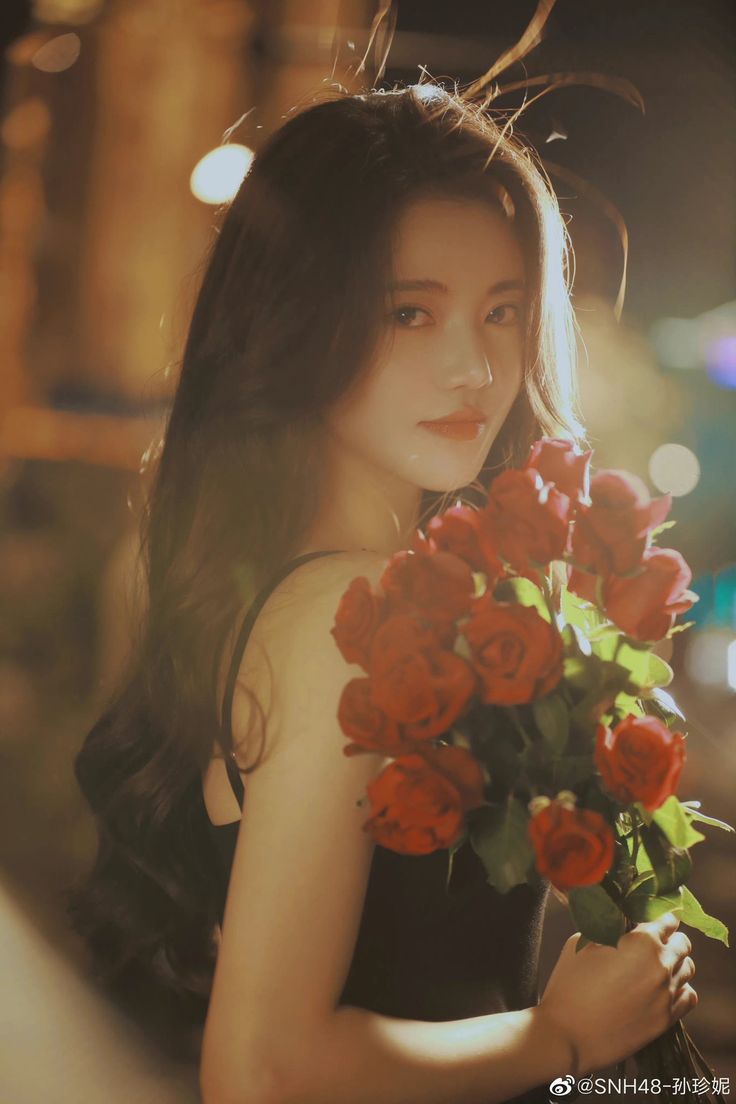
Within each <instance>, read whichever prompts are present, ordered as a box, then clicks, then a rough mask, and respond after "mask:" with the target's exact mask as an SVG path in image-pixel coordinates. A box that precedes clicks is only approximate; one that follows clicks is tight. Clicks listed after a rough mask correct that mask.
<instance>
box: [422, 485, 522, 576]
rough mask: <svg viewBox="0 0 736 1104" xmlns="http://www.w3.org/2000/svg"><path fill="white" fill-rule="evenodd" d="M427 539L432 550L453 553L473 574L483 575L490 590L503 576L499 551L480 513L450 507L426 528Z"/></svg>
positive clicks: (470, 508)
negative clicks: (481, 573)
mask: <svg viewBox="0 0 736 1104" xmlns="http://www.w3.org/2000/svg"><path fill="white" fill-rule="evenodd" d="M427 537H428V538H429V542H430V545H431V546H432V547H433V548H435V549H437V550H438V551H440V550H441V551H445V552H452V553H454V555H456V556H459V557H460V559H461V560H465V562H466V563H468V564H470V566H471V568H472V569H473V571H482V572H483V573H484V574H485V575H486V576H487V579H488V585H489V586H492V585H493V583H494V581H495V580H497V579H498V578H499V577H500V576H501V575H502V574H503V565H502V563H501V561H500V560H499V558H498V554H497V552H496V549H495V547H494V546H493V544H492V543H491V541H490V539H489V534H488V533H487V532H486V530H485V527H484V526H483V525H481V513H480V511H479V510H474V509H473V508H472V507H471V506H462V505H461V506H451V507H450V508H449V510H444V511H443V513H441V514H439V515H438V516H437V517H433V518H432V519H431V520H430V522H429V523H428V525H427Z"/></svg>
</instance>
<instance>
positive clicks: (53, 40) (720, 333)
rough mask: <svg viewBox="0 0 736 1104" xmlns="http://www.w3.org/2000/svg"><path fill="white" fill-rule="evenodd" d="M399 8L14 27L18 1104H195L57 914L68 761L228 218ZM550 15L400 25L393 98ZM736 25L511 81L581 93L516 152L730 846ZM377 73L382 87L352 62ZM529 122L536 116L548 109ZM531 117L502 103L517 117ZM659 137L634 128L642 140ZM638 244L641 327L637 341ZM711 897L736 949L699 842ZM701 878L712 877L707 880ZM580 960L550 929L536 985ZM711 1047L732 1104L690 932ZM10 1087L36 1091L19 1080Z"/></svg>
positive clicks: (721, 982)
mask: <svg viewBox="0 0 736 1104" xmlns="http://www.w3.org/2000/svg"><path fill="white" fill-rule="evenodd" d="M378 6H379V5H378V4H377V3H376V0H33V2H32V3H31V2H30V0H28V2H21V0H3V6H2V12H1V13H0V32H1V34H2V45H3V51H2V56H1V58H0V64H1V65H2V69H1V70H0V80H1V89H2V92H1V94H2V103H1V105H0V106H1V112H0V317H1V319H2V321H1V323H0V380H1V384H0V605H1V606H2V611H3V612H2V618H0V762H1V765H2V769H1V770H0V978H1V979H2V988H3V1008H2V1014H1V1023H2V1028H1V1029H0V1049H2V1050H3V1052H4V1056H3V1061H2V1063H0V1065H1V1067H2V1072H0V1101H2V1104H40V1101H42V1100H43V1101H44V1102H46V1101H49V1102H52V1104H54V1102H57V1101H58V1102H62V1101H64V1102H65V1101H74V1102H75V1104H79V1102H82V1104H84V1102H86V1101H96V1100H98V1099H99V1098H100V1097H101V1096H102V1095H103V1094H104V1095H105V1097H106V1098H107V1099H108V1100H110V1101H118V1100H119V1101H126V1102H129V1101H151V1102H154V1101H155V1102H157V1104H159V1102H160V1104H165V1102H167V1101H174V1100H176V1101H189V1100H192V1101H194V1100H196V1099H197V1090H196V1076H195V1074H194V1072H193V1071H192V1070H191V1069H188V1068H186V1067H183V1066H176V1065H173V1064H172V1063H171V1062H170V1061H169V1060H167V1059H164V1058H163V1057H161V1056H160V1055H158V1054H157V1053H156V1052H155V1051H154V1050H153V1049H152V1048H151V1047H150V1045H149V1044H148V1043H147V1042H146V1040H145V1039H144V1038H143V1037H142V1035H141V1034H140V1032H139V1031H138V1029H137V1028H136V1027H135V1025H133V1024H131V1023H129V1022H128V1021H127V1020H126V1019H125V1017H124V1016H123V1015H122V1013H120V1012H119V1010H117V1009H115V1008H113V1007H112V1006H110V1005H109V1003H108V1002H107V1001H106V1000H105V998H104V997H103V996H102V994H101V993H99V992H98V991H96V989H95V987H94V985H93V984H92V983H91V982H90V981H89V980H87V978H86V974H85V967H86V962H85V957H84V953H83V951H82V949H81V947H80V946H79V945H78V944H77V942H76V940H75V938H74V937H73V936H72V935H71V934H70V933H69V932H68V931H67V929H66V928H65V925H64V919H63V903H62V896H61V894H62V891H63V889H64V887H65V886H66V885H68V884H69V882H70V881H71V880H73V879H74V878H75V877H76V876H77V875H78V874H79V872H80V870H82V869H84V867H85V865H86V864H87V863H88V862H89V861H90V858H91V855H92V847H93V835H92V828H91V824H90V820H89V817H88V814H87V812H86V810H85V808H84V807H83V805H82V802H81V799H80V797H79V795H78V793H77V791H76V787H75V784H74V780H73V775H72V760H73V757H74V754H75V752H76V751H77V749H78V747H79V746H80V744H81V742H82V740H83V738H84V735H85V733H86V732H87V730H88V728H89V727H90V725H91V723H92V722H93V721H94V719H95V717H96V714H97V710H98V708H99V705H100V703H101V702H102V701H103V700H104V698H105V697H106V695H107V694H108V692H109V689H110V687H111V686H112V685H113V684H114V682H115V679H116V677H117V674H118V672H119V671H120V669H121V665H122V663H123V662H124V659H125V655H126V647H127V639H128V631H129V623H130V620H129V619H130V580H131V573H132V568H133V564H134V557H135V550H136V532H137V525H138V521H139V516H140V509H141V504H142V501H143V496H144V494H145V488H146V470H147V467H146V465H147V462H148V460H149V459H150V456H151V449H152V448H153V449H154V450H155V441H156V439H157V435H158V432H159V430H160V426H161V420H162V418H163V417H164V416H165V413H166V409H167V403H168V402H169V401H170V398H171V395H172V392H173V389H174V386H175V382H176V365H177V361H178V357H179V355H180V351H181V343H182V340H183V337H184V334H185V332H186V324H187V318H188V312H189V310H190V309H191V305H192V302H193V298H194V294H195V293H196V288H197V281H198V278H199V268H198V266H199V264H200V260H201V257H202V255H203V253H204V249H205V247H206V245H207V243H208V241H209V239H210V235H211V233H212V226H213V222H214V213H215V211H216V209H217V208H218V207H219V206H220V205H221V204H223V203H227V201H228V199H229V198H230V197H231V196H232V195H233V194H234V192H235V191H236V190H237V187H238V185H239V183H240V181H241V179H242V177H243V175H244V173H245V172H246V171H247V167H248V163H249V158H250V156H251V155H252V152H253V151H257V150H258V148H259V145H260V143H261V142H262V140H263V138H264V137H265V136H266V135H268V134H269V133H270V132H271V131H272V130H273V129H274V128H275V127H276V126H277V125H278V124H279V122H280V121H281V120H282V118H283V117H284V115H285V113H286V112H287V111H289V109H290V108H292V107H293V106H295V105H296V104H300V103H304V102H307V101H308V100H309V98H310V97H311V96H313V95H314V94H315V93H316V92H318V91H319V90H320V88H323V87H324V85H325V83H327V84H329V83H331V82H339V83H340V84H342V85H343V86H345V87H347V88H349V89H352V90H360V88H362V87H364V86H365V85H366V84H367V85H368V86H370V84H371V82H372V76H373V74H374V73H375V72H376V66H378V65H379V64H380V60H381V50H382V48H383V46H384V45H385V36H383V37H382V36H381V35H379V36H378V38H377V40H376V41H375V42H374V43H373V44H372V46H370V49H369V32H370V26H371V22H372V20H373V17H374V15H375V13H376V11H377V9H378ZM535 6H536V3H535V0H478V2H472V0H453V2H452V3H450V2H449V0H448V2H435V0H398V2H395V3H394V5H393V7H394V12H395V16H396V23H395V28H394V35H393V39H392V41H391V44H390V50H389V53H388V59H387V66H386V71H385V76H384V79H383V86H384V87H389V86H390V83H391V82H393V81H394V80H402V81H405V82H408V83H413V82H415V81H417V80H418V79H419V76H420V72H421V69H420V67H423V68H426V70H427V72H428V73H429V74H430V75H431V76H432V77H433V78H434V79H435V80H439V81H442V80H445V81H451V80H452V79H457V80H460V81H469V80H471V79H473V78H475V77H478V76H479V75H480V74H481V73H482V72H484V71H485V70H486V69H487V68H488V67H489V65H490V64H491V62H492V61H493V60H494V59H495V58H496V57H498V56H499V55H500V54H502V53H503V51H505V50H506V49H508V48H509V47H510V46H511V45H513V43H514V42H516V40H517V39H518V38H519V36H520V35H521V33H522V31H523V30H524V28H525V27H526V25H527V23H528V22H529V19H530V18H531V16H532V14H533V12H534V9H535ZM735 32H736V7H735V6H734V4H733V0H648V2H647V3H645V4H643V3H641V0H596V2H595V3H590V2H589V0H558V2H557V5H556V6H555V8H554V10H553V12H552V15H551V18H550V19H549V22H548V24H547V26H546V28H545V32H544V35H543V37H542V41H541V42H540V43H539V45H538V46H537V47H536V48H535V49H534V50H533V51H532V52H531V53H530V54H529V55H528V56H527V58H526V59H525V61H524V63H523V64H522V65H517V66H515V67H514V68H513V69H512V70H510V71H509V72H508V73H507V74H506V78H507V79H508V81H509V82H510V81H522V80H524V79H525V78H527V77H534V76H536V75H542V74H549V73H559V72H565V71H577V72H582V71H587V72H597V73H603V74H606V75H607V76H608V77H609V78H618V79H620V80H622V81H626V82H630V83H631V85H632V86H633V87H634V88H635V89H636V90H638V93H639V94H640V96H641V100H642V103H639V101H638V97H637V96H636V95H634V93H633V92H632V90H631V89H630V88H629V87H628V85H622V86H621V90H622V91H623V92H624V93H625V95H624V96H616V95H613V94H611V91H610V90H608V91H606V90H603V89H601V88H595V87H574V86H573V87H564V88H561V89H559V90H557V91H555V92H553V93H551V94H550V95H548V96H543V97H541V98H540V99H539V100H538V101H537V102H535V103H534V104H533V105H532V106H530V107H529V109H528V110H527V111H526V112H525V113H524V115H523V117H522V118H521V120H520V121H519V124H518V128H519V129H520V130H521V131H522V133H524V134H526V135H527V136H528V137H529V138H530V139H531V140H532V141H533V142H534V143H535V144H536V146H537V148H538V150H539V152H540V154H541V155H542V157H543V158H544V159H545V162H546V163H547V165H548V168H549V171H550V173H552V174H553V180H554V182H555V184H556V186H557V187H558V192H559V195H560V200H561V205H562V208H563V210H564V211H565V213H566V215H567V216H568V220H569V221H568V226H569V232H570V235H571V238H572V243H573V246H574V249H575V254H576V277H575V287H574V301H575V305H576V308H577V312H578V320H579V323H580V327H581V334H582V357H581V392H582V409H583V414H584V419H585V421H586V423H587V426H588V430H589V435H590V439H591V443H592V445H593V447H594V448H595V450H596V451H595V463H596V465H597V466H599V467H600V466H606V467H623V468H626V469H628V470H630V471H634V472H636V473H638V474H639V475H640V476H641V477H642V478H643V479H644V480H645V481H646V482H647V484H648V486H649V487H650V489H651V490H652V492H664V491H671V492H672V494H673V495H674V496H675V500H674V508H673V512H672V517H674V519H675V520H676V521H677V526H676V527H675V528H674V529H672V530H670V531H669V532H668V534H667V543H669V544H670V545H672V546H673V547H676V548H678V549H679V550H680V551H681V552H682V553H683V554H684V555H685V556H686V558H687V559H688V561H689V562H690V564H691V566H692V569H693V576H694V584H693V589H695V590H696V591H697V592H698V594H699V595H700V602H699V603H698V605H697V606H696V607H695V609H694V611H693V614H692V619H693V620H694V621H695V625H694V626H693V627H692V628H691V629H690V630H688V631H687V632H685V633H683V634H680V635H678V636H676V637H674V655H673V659H672V662H673V665H674V667H675V671H676V679H675V684H674V688H673V694H674V696H675V698H676V699H677V700H678V702H679V704H680V705H681V706H682V707H683V708H684V710H685V712H686V713H687V714H688V716H689V719H690V723H689V728H688V732H689V741H688V756H689V757H688V762H687V767H686V771H685V774H684V776H683V779H682V783H681V786H680V791H679V793H680V796H681V797H682V798H683V799H690V798H696V797H697V798H699V799H701V801H702V803H703V805H702V808H703V811H705V812H706V813H709V814H711V815H713V816H715V817H719V818H722V819H725V820H727V821H730V822H734V819H735V814H736V809H735V807H734V806H735V804H736V803H735V802H734V798H733V794H734V784H735V783H736V494H735V493H734V479H735V476H736V64H735V59H736V49H735V45H736V42H735V39H736V33H735ZM364 54H365V55H366V58H367V60H366V65H365V67H364V70H363V72H362V73H357V72H356V69H357V67H358V66H357V62H358V60H359V59H360V58H362V57H363V56H364ZM534 91H538V89H533V90H532V92H534ZM521 99H522V93H516V94H515V96H514V95H510V96H509V99H508V100H507V101H503V102H504V106H507V105H509V104H511V105H515V104H519V103H520V102H521ZM642 106H643V110H642ZM624 225H625V227H626V230H627V232H628V241H629V256H628V273H627V290H626V297H625V303H624V308H623V313H622V315H621V317H620V320H618V319H617V317H616V315H617V312H616V310H615V304H616V299H617V296H618V294H619V290H620V284H621V279H622V273H623V258H624V252H623V237H622V226H624ZM706 832H707V834H708V843H707V845H706V846H705V847H703V848H702V849H698V850H696V851H695V853H694V858H695V873H694V876H693V878H692V881H691V883H690V884H691V888H692V889H693V890H694V892H695V893H696V894H697V895H698V897H699V898H700V899H701V901H702V903H703V904H704V907H705V908H706V910H707V911H709V912H711V913H713V914H715V915H716V916H718V917H720V918H721V919H723V920H724V921H725V922H726V923H727V924H728V925H729V927H730V929H731V931H732V933H733V931H734V929H735V928H736V893H735V890H734V884H735V881H736V879H735V877H734V875H735V874H736V851H735V850H734V848H735V847H736V843H735V840H736V837H734V836H733V835H728V834H726V833H725V832H721V831H719V830H718V829H706ZM699 852H700V853H699ZM571 930H572V928H571V923H570V921H569V919H568V917H567V915H566V914H565V913H564V912H563V911H562V909H561V907H560V906H559V905H558V904H557V903H556V902H555V901H554V900H552V901H551V903H550V907H549V914H548V923H547V926H546V931H545V938H544V955H543V964H542V975H543V976H542V979H541V980H542V982H544V980H546V975H547V973H548V971H549V969H550V968H551V965H552V964H553V962H554V961H555V959H556V957H557V954H558V952H559V948H560V945H561V942H562V940H563V939H564V938H566V936H567V935H568V934H569V932H570V931H571ZM688 934H690V935H692V942H693V944H694V948H695V950H694V957H695V961H696V964H697V968H698V974H697V978H696V986H697V988H698V991H699V994H700V998H701V1001H700V1005H699V1007H698V1008H697V1009H696V1010H695V1012H694V1013H692V1014H691V1016H690V1017H688V1021H687V1022H688V1027H689V1030H690V1031H691V1033H692V1034H693V1036H694V1038H695V1040H696V1042H697V1044H698V1045H699V1046H700V1048H701V1050H702V1051H703V1052H704V1053H705V1055H706V1057H707V1058H708V1060H709V1062H710V1063H711V1065H712V1066H713V1068H714V1071H715V1073H716V1074H718V1075H724V1076H731V1077H732V1078H733V1079H734V1081H736V965H735V963H734V956H733V952H732V950H730V949H727V948H726V947H724V946H723V944H721V943H718V942H714V941H711V940H709V939H707V938H705V937H703V936H700V934H699V933H698V932H692V931H691V930H690V929H688ZM7 1056H9V1057H11V1058H14V1060H11V1061H6V1060H5V1058H6V1057H7Z"/></svg>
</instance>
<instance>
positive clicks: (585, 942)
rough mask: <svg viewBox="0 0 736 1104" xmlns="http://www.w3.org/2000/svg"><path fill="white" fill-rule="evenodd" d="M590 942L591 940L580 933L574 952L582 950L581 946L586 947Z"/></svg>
mask: <svg viewBox="0 0 736 1104" xmlns="http://www.w3.org/2000/svg"><path fill="white" fill-rule="evenodd" d="M591 942H592V940H590V939H586V938H585V936H584V935H583V934H582V933H581V934H580V936H579V937H578V941H577V943H576V944H575V954H577V953H578V952H579V951H582V949H583V947H587V946H588V945H589V944H590V943H591Z"/></svg>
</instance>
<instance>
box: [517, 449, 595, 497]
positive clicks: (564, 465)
mask: <svg viewBox="0 0 736 1104" xmlns="http://www.w3.org/2000/svg"><path fill="white" fill-rule="evenodd" d="M592 455H593V453H592V452H577V451H576V449H575V446H574V445H573V444H571V442H570V441H564V440H562V439H561V438H559V437H542V438H541V439H540V440H539V441H535V442H534V444H533V445H532V447H531V451H530V453H529V459H528V460H527V462H526V467H527V468H534V469H535V471H538V472H539V474H540V475H541V477H542V479H543V480H544V482H545V483H554V485H555V487H557V489H558V491H562V493H563V494H566V495H567V496H568V498H570V499H571V500H572V501H573V502H578V501H580V499H582V498H587V495H588V483H589V468H590V458H591V456H592Z"/></svg>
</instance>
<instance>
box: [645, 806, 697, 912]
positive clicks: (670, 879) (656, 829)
mask: <svg viewBox="0 0 736 1104" xmlns="http://www.w3.org/2000/svg"><path fill="white" fill-rule="evenodd" d="M640 832H641V838H642V844H643V846H644V848H645V849H646V852H647V855H648V856H649V860H650V862H651V864H652V869H653V870H654V875H655V879H656V883H657V884H656V892H657V896H662V895H664V894H667V893H673V892H674V891H675V890H676V889H678V888H679V886H681V885H682V884H683V883H684V882H686V881H687V879H688V878H689V877H690V874H691V872H692V868H693V864H692V859H691V858H690V854H689V852H688V851H685V850H683V849H682V848H679V847H675V846H673V845H672V844H671V843H670V842H669V839H668V838H667V836H666V835H665V833H664V831H663V829H662V828H661V827H660V826H659V825H658V824H656V823H652V824H643V825H642V826H641V828H640ZM639 850H640V851H641V850H642V848H641V847H640V848H639ZM636 865H637V869H640V867H639V856H637V864H636ZM641 869H646V867H644V866H642V867H641Z"/></svg>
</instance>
